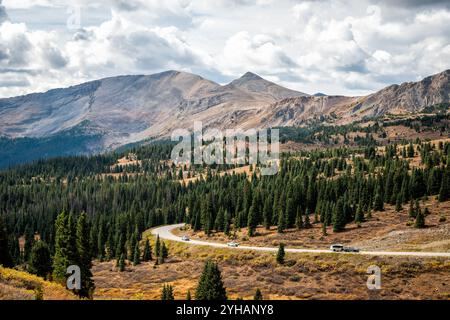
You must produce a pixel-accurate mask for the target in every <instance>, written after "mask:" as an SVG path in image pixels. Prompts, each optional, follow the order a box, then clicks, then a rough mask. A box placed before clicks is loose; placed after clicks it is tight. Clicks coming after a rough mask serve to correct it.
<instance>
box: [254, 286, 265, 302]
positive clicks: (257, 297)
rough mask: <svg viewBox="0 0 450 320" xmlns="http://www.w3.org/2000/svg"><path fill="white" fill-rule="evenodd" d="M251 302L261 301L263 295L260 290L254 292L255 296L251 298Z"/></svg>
mask: <svg viewBox="0 0 450 320" xmlns="http://www.w3.org/2000/svg"><path fill="white" fill-rule="evenodd" d="M253 300H263V295H262V293H261V290H260V289H259V288H257V289H256V291H255V296H254V297H253Z"/></svg>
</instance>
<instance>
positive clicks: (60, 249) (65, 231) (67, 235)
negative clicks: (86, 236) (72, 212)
mask: <svg viewBox="0 0 450 320" xmlns="http://www.w3.org/2000/svg"><path fill="white" fill-rule="evenodd" d="M72 247H73V244H72V230H70V227H69V216H68V214H66V213H65V212H64V211H63V212H61V213H60V214H59V215H58V217H57V218H56V222H55V254H54V256H53V279H54V280H55V281H57V282H60V283H63V284H65V282H66V278H67V274H66V273H67V267H69V266H70V265H72V264H76V261H73V257H74V255H75V254H74V253H73V252H72V251H73V248H72Z"/></svg>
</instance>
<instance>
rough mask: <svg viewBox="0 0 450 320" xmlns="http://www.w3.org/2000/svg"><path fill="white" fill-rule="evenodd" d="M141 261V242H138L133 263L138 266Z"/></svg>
mask: <svg viewBox="0 0 450 320" xmlns="http://www.w3.org/2000/svg"><path fill="white" fill-rule="evenodd" d="M140 263H141V250H140V249H139V243H136V246H135V248H134V257H133V265H135V266H137V265H138V264H140Z"/></svg>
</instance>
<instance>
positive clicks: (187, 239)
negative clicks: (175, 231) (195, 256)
mask: <svg viewBox="0 0 450 320" xmlns="http://www.w3.org/2000/svg"><path fill="white" fill-rule="evenodd" d="M181 240H183V241H189V240H191V239H189V237H188V236H183V237H181Z"/></svg>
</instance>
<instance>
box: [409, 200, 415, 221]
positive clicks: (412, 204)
mask: <svg viewBox="0 0 450 320" xmlns="http://www.w3.org/2000/svg"><path fill="white" fill-rule="evenodd" d="M408 215H409V216H410V217H411V218H415V217H416V210H415V209H414V201H413V200H411V201H409V209H408Z"/></svg>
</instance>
